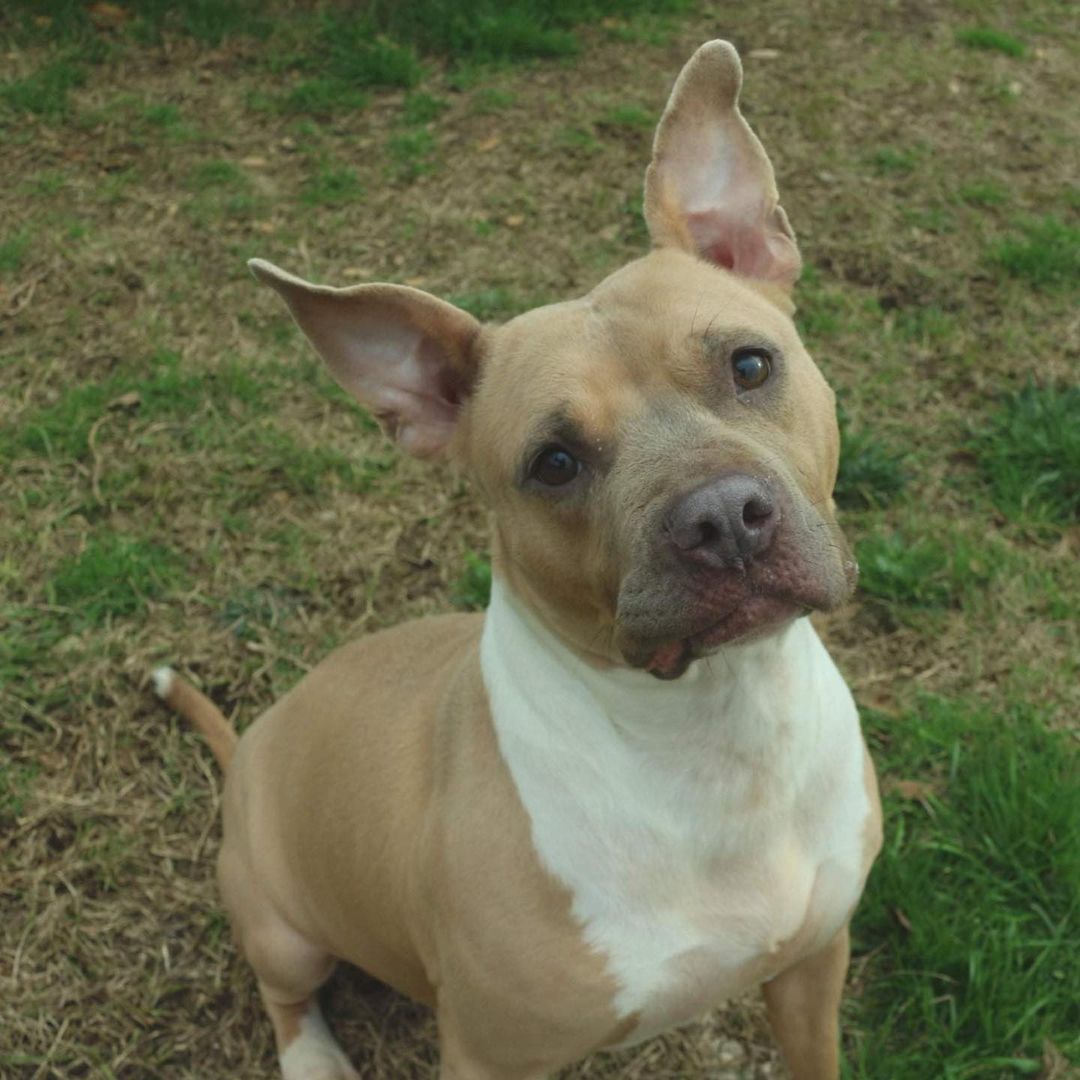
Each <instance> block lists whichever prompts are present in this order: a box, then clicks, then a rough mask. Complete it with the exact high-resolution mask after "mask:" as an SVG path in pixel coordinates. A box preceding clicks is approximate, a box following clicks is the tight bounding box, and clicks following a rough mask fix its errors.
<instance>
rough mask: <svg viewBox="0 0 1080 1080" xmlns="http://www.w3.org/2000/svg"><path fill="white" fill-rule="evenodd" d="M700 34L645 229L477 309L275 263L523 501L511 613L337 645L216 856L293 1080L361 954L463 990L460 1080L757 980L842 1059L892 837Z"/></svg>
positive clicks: (376, 393)
mask: <svg viewBox="0 0 1080 1080" xmlns="http://www.w3.org/2000/svg"><path fill="white" fill-rule="evenodd" d="M741 82H742V69H741V66H740V63H739V58H738V55H737V53H736V51H735V49H734V48H733V47H732V46H731V45H730V44H729V43H727V42H724V41H711V42H709V43H707V44H705V45H703V46H702V47H701V48H700V49H699V50H698V51H697V52H696V53H695V54H694V56H693V57H692V59H691V60H690V61H689V62H688V63H687V65H686V66H685V68H684V69H683V71H682V73H681V74H680V75H679V78H678V80H677V82H676V83H675V86H674V89H673V90H672V93H671V97H670V100H669V102H668V105H667V108H666V110H665V112H664V114H663V117H662V119H661V120H660V123H659V126H658V128H657V132H656V136H655V142H654V149H653V157H652V161H651V163H650V165H649V166H648V170H647V172H646V175H645V198H644V210H645V218H646V222H647V224H648V228H649V232H650V235H651V240H652V245H653V247H652V250H651V252H650V253H649V254H647V255H645V256H644V257H642V258H640V259H638V260H636V261H634V262H631V263H630V264H629V265H627V266H625V267H623V268H622V269H620V270H618V271H616V272H615V273H613V274H612V275H611V276H609V277H608V278H607V279H606V280H604V281H603V282H601V284H600V285H598V286H597V287H596V288H595V289H593V291H592V292H590V293H589V294H588V295H586V296H585V297H583V298H581V299H577V300H572V301H569V302H566V303H557V304H553V305H550V306H546V307H541V308H539V309H536V310H533V311H529V312H527V313H525V314H523V315H520V316H518V317H517V318H514V319H512V320H510V321H509V322H507V323H506V324H504V325H482V324H481V323H480V322H478V321H477V320H476V319H474V318H473V317H472V316H471V315H469V314H467V313H466V312H464V311H462V310H460V309H459V308H457V307H455V306H453V305H451V304H449V303H446V302H444V301H442V300H440V299H437V298H436V297H434V296H431V295H429V294H427V293H425V292H421V291H419V290H417V289H412V288H407V287H405V286H401V285H388V284H371V285H359V286H354V287H351V288H346V289H333V288H328V287H324V286H317V285H311V284H308V283H307V282H305V281H302V280H300V279H299V278H296V277H293V276H292V275H290V274H288V273H285V272H284V271H282V270H279V269H277V268H276V267H274V266H272V265H271V264H269V263H266V262H263V261H260V260H253V261H252V263H251V264H250V266H251V269H252V271H253V273H254V274H255V276H256V277H257V278H258V279H259V280H260V281H262V282H264V283H265V284H267V285H269V286H270V287H271V288H273V289H275V290H276V291H277V292H278V293H279V294H280V295H281V296H282V298H283V299H284V301H285V303H286V304H287V305H288V307H289V309H290V310H291V312H292V314H293V316H294V318H295V320H296V322H297V323H298V325H299V326H300V328H301V329H302V330H303V332H304V333H305V334H306V335H307V337H308V338H309V339H310V341H311V343H312V344H313V345H314V347H315V349H316V350H317V352H318V353H319V354H320V355H321V356H322V357H323V358H324V360H325V361H326V363H327V364H328V365H329V368H330V371H331V372H332V373H333V375H334V376H335V378H336V379H337V381H338V382H339V383H340V384H341V385H342V386H343V387H344V388H345V389H346V390H348V391H349V392H351V393H352V394H354V395H355V396H356V398H358V399H359V400H360V402H362V403H363V404H364V405H365V406H366V407H367V408H368V409H369V410H370V411H371V412H372V413H373V414H374V415H375V416H376V417H377V418H378V419H379V421H380V423H381V424H382V425H383V427H384V428H385V429H386V431H387V432H388V433H389V434H390V436H392V437H393V438H394V439H395V440H396V441H397V443H398V444H399V445H400V446H401V447H402V448H403V449H404V450H405V451H407V452H409V453H412V454H416V455H420V456H435V455H441V456H444V457H447V458H449V459H451V460H453V461H455V462H457V463H459V464H460V465H462V466H463V467H464V468H465V469H466V470H467V471H468V472H469V473H470V474H471V476H472V477H473V479H474V480H475V483H476V485H477V487H478V489H479V491H480V493H481V494H482V496H483V498H484V499H485V500H486V502H487V503H488V505H489V506H490V508H491V510H492V512H493V538H492V550H493V582H492V594H491V602H490V606H489V608H488V610H487V612H486V613H485V614H453V615H443V616H439V617H433V618H426V619H420V620H417V621H413V622H409V623H406V624H404V625H401V626H398V627H396V628H393V629H389V630H385V631H382V632H380V633H376V634H373V635H371V636H368V637H366V638H364V639H363V640H361V641H358V642H355V643H353V644H351V645H347V646H345V647H344V648H341V649H339V650H338V651H337V652H335V653H333V654H332V655H331V656H330V657H329V658H328V659H326V660H325V661H324V662H323V663H321V664H320V665H319V666H318V667H316V668H315V669H314V670H313V671H312V672H311V673H310V674H308V675H307V676H306V677H305V678H304V679H303V680H302V681H301V682H300V683H299V685H297V686H296V687H295V689H293V690H292V691H291V692H289V693H288V694H287V695H286V696H285V697H283V698H282V699H281V700H280V701H278V702H277V703H276V704H275V705H273V706H272V707H271V708H270V709H269V710H268V711H267V712H266V713H265V714H263V715H262V716H261V717H260V718H259V719H258V720H257V721H256V722H255V723H254V724H253V725H252V726H251V727H250V728H249V729H248V730H247V731H246V732H245V733H244V735H243V737H242V738H241V739H239V740H237V737H236V735H235V733H234V732H233V730H232V729H231V728H230V727H229V725H228V723H227V721H226V720H225V718H224V717H223V716H222V714H221V713H220V712H219V711H218V710H217V709H216V707H215V706H214V705H213V704H212V703H211V702H210V701H209V700H208V699H207V698H205V697H204V696H203V695H201V694H200V693H199V692H198V691H197V690H195V689H194V688H193V687H192V686H191V685H190V684H188V683H186V682H184V681H183V680H182V679H181V678H179V677H178V676H177V675H176V674H175V673H174V672H173V671H172V670H171V669H168V668H166V669H160V670H159V671H158V672H156V673H155V681H156V685H157V690H158V693H159V695H160V696H161V697H162V698H164V700H165V701H166V702H167V703H168V704H169V705H171V706H172V707H174V708H175V709H177V710H179V711H180V712H181V713H183V714H185V715H186V716H187V717H188V718H189V719H190V720H191V721H192V722H194V724H195V725H196V726H197V727H198V728H199V729H200V730H202V731H203V733H204V734H205V735H206V736H207V738H208V740H209V742H210V745H211V747H212V749H213V750H214V752H215V754H216V756H217V758H218V760H219V761H220V762H221V764H222V766H224V768H225V770H226V779H225V790H224V796H223V816H224V840H223V844H222V848H221V853H220V858H219V868H218V870H219V874H218V876H219V881H220V887H221V892H222V895H223V897H224V902H225V905H226V907H227V909H228V912H229V916H230V919H231V922H232V926H233V928H234V932H235V936H236V939H237V942H238V944H239V946H240V948H241V949H242V951H243V953H244V955H245V957H246V958H247V960H248V961H249V962H250V964H251V966H252V968H253V969H254V972H255V975H256V978H257V980H258V986H259V990H260V992H261V995H262V998H263V1001H264V1002H265V1005H266V1009H267V1011H268V1013H269V1015H270V1019H271V1021H272V1022H273V1026H274V1031H275V1035H276V1040H277V1047H278V1051H279V1055H280V1063H281V1070H282V1073H283V1074H284V1076H285V1078H286V1080H350V1078H353V1080H355V1078H357V1077H358V1074H357V1073H356V1071H355V1070H354V1069H353V1068H352V1066H351V1065H350V1064H349V1061H348V1059H347V1058H346V1056H345V1055H344V1053H343V1052H342V1050H341V1049H340V1047H339V1046H338V1045H337V1043H336V1042H335V1041H334V1039H333V1037H332V1035H331V1034H330V1032H329V1030H328V1029H327V1027H326V1024H325V1022H324V1020H323V1018H322V1015H321V1013H320V1011H319V1007H318V1004H317V1002H316V997H315V995H316V991H317V990H318V988H319V987H320V985H321V984H322V983H323V982H325V980H326V979H327V978H328V977H329V975H330V973H331V971H332V969H333V967H334V965H335V963H336V962H337V960H339V959H341V960H347V961H349V962H350V963H353V964H356V965H358V966H359V967H361V968H363V969H364V970H365V971H367V972H369V973H370V974H372V975H374V976H376V977H377V978H378V979H380V980H382V981H384V982H386V983H388V984H389V985H390V986H393V987H395V988H397V989H398V990H399V991H401V992H403V993H405V994H407V995H409V996H410V997H412V998H414V999H416V1000H419V1001H421V1002H426V1003H428V1004H430V1005H431V1006H433V1007H434V1009H435V1012H436V1017H437V1026H438V1037H439V1049H440V1071H439V1077H440V1078H441V1080H532V1078H537V1077H543V1076H547V1075H549V1074H551V1073H552V1072H553V1071H554V1070H556V1069H558V1068H560V1067H561V1066H564V1065H566V1064H568V1063H571V1062H573V1061H575V1060H578V1059H580V1058H582V1057H584V1056H585V1055H587V1054H589V1053H591V1052H592V1051H595V1050H599V1049H602V1048H611V1047H622V1046H627V1045H630V1044H632V1043H634V1042H637V1041H639V1040H643V1039H647V1038H649V1037H650V1036H653V1035H655V1034H656V1033H658V1032H662V1031H664V1030H666V1029H669V1028H671V1027H673V1026H676V1025H679V1024H682V1023H685V1022H687V1021H689V1020H691V1019H692V1018H694V1017H696V1016H698V1015H700V1014H701V1013H703V1012H704V1011H706V1010H708V1009H709V1008H711V1007H712V1006H714V1005H716V1004H717V1003H719V1002H721V1001H722V1000H724V999H725V998H728V997H730V996H732V995H735V994H740V993H742V992H743V991H745V990H747V989H748V988H750V987H754V986H756V985H760V986H762V987H763V992H764V997H765V1002H766V1006H767V1012H768V1016H769V1020H770V1023H771V1027H772V1029H773V1031H774V1033H775V1037H776V1039H777V1042H778V1044H779V1047H780V1050H781V1053H782V1055H783V1057H784V1059H785V1060H786V1062H787V1065H788V1067H789V1069H790V1071H791V1074H792V1075H793V1076H794V1077H795V1078H796V1080H829V1078H835V1077H836V1076H837V1075H838V1059H839V1049H838V1039H839V1033H838V1020H837V1014H838V1004H839V1000H840V997H841V992H842V989H843V984H844V980H845V973H846V970H847V966H848V959H849V945H848V931H847V927H848V923H849V920H850V918H851V914H852V911H853V909H854V908H855V905H856V903H857V901H858V898H859V896H860V893H861V892H862V889H863V885H864V883H865V880H866V876H867V873H868V871H869V868H870V866H871V864H872V862H873V860H874V858H875V856H876V854H877V851H878V849H879V847H880V845H881V814H880V804H879V799H878V793H877V784H876V780H875V776H874V770H873V766H872V764H871V762H870V758H869V756H868V754H867V751H866V748H865V745H864V742H863V739H862V736H861V733H860V730H859V722H858V716H857V713H856V710H855V706H854V704H853V701H852V698H851V694H850V692H849V690H848V688H847V686H846V685H845V683H844V681H843V679H842V677H841V676H840V674H839V672H838V671H837V669H836V667H835V665H834V664H833V662H832V660H831V658H830V657H829V655H828V653H827V652H826V650H825V647H824V646H823V645H822V643H821V641H820V640H819V638H818V636H817V634H816V632H815V631H814V629H813V628H812V626H811V624H810V621H809V619H807V618H806V617H805V616H806V615H807V614H808V613H809V612H811V611H815V610H818V611H827V610H831V609H835V608H836V607H837V606H838V605H841V604H842V603H844V602H845V600H846V599H847V598H848V597H849V596H850V594H851V592H852V590H853V588H854V585H855V580H856V576H857V568H856V565H855V562H854V560H853V558H852V557H851V555H850V553H849V550H848V548H847V546H846V544H845V541H844V538H843V536H842V534H841V532H840V529H839V527H838V525H837V523H836V520H835V506H834V503H833V501H832V497H831V496H832V490H833V486H834V483H835V480H836V472H837V467H838V457H839V435H838V429H837V422H836V414H835V401H834V396H833V393H832V391H831V390H830V389H829V388H828V386H827V384H826V383H825V380H824V378H823V377H822V376H821V374H820V373H819V371H818V369H817V368H816V367H815V365H814V363H813V361H812V360H811V359H810V357H809V355H808V354H807V352H806V351H805V349H804V348H803V345H802V343H801V342H800V339H799V336H798V334H797V332H796V330H795V327H794V325H793V323H792V314H793V312H794V307H793V304H792V301H791V292H792V288H793V286H794V284H795V282H796V279H797V278H798V276H799V271H800V266H801V260H800V255H799V251H798V248H797V246H796V242H795V236H794V233H793V232H792V230H791V227H790V225H789V224H788V220H787V216H786V214H785V212H784V210H783V209H782V207H781V206H780V205H779V202H778V194H777V190H776V184H775V180H774V175H773V170H772V166H771V164H770V162H769V159H768V157H767V156H766V154H765V151H764V149H763V148H762V145H761V143H760V142H759V141H758V139H757V137H756V136H755V135H754V134H753V132H752V131H751V129H750V127H749V126H748V125H747V123H746V121H745V120H744V118H743V116H742V114H741V112H740V111H739V106H738V99H739V91H740V87H741Z"/></svg>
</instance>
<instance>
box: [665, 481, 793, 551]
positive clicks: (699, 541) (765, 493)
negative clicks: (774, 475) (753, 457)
mask: <svg viewBox="0 0 1080 1080" xmlns="http://www.w3.org/2000/svg"><path fill="white" fill-rule="evenodd" d="M779 522H780V511H779V509H778V508H777V506H776V502H775V500H774V499H773V497H772V495H771V494H770V492H769V489H768V487H767V486H766V485H765V483H764V481H762V480H758V479H757V478H756V477H753V476H746V475H745V474H742V473H732V474H729V475H728V476H722V477H720V478H719V479H718V480H710V481H709V483H707V484H703V485H702V486H701V487H699V488H695V489H694V490H693V491H691V492H690V493H689V494H688V495H684V496H683V497H682V498H681V499H680V500H679V501H678V502H677V503H676V504H675V505H674V506H673V507H672V509H671V511H670V513H669V514H668V516H667V518H666V520H665V523H664V526H665V530H666V532H667V535H668V537H669V539H670V541H671V543H672V544H673V545H674V546H675V548H676V549H677V550H678V552H679V554H680V555H681V556H683V557H684V558H686V559H688V560H690V561H691V562H695V563H699V564H701V565H704V566H711V567H743V566H746V565H747V564H748V563H749V562H750V561H751V560H752V559H753V558H754V556H756V555H760V554H761V553H762V552H763V551H765V550H766V549H767V548H768V546H769V545H770V544H771V543H772V539H773V535H774V534H775V532H776V526H777V525H778V524H779Z"/></svg>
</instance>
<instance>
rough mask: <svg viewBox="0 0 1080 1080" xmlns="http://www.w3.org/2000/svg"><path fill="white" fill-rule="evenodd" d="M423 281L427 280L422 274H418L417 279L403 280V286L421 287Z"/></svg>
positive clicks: (408, 278)
mask: <svg viewBox="0 0 1080 1080" xmlns="http://www.w3.org/2000/svg"><path fill="white" fill-rule="evenodd" d="M425 281H427V278H426V277H424V276H423V274H420V275H418V276H417V277H407V278H406V279H405V284H406V285H412V286H413V287H416V286H418V285H423V284H424V282H425Z"/></svg>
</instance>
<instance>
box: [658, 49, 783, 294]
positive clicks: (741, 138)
mask: <svg viewBox="0 0 1080 1080" xmlns="http://www.w3.org/2000/svg"><path fill="white" fill-rule="evenodd" d="M741 85H742V65H741V64H740V63H739V54H738V53H737V52H736V51H735V49H734V47H733V46H732V45H731V44H730V43H729V42H726V41H710V42H708V43H706V44H705V45H702V46H701V48H700V49H698V51H697V52H696V53H694V55H693V56H692V57H691V58H690V61H689V63H687V65H686V67H684V68H683V69H682V72H681V73H680V74H679V78H678V79H677V80H676V82H675V87H674V89H673V90H672V91H671V97H670V98H669V100H668V104H667V108H666V109H665V110H664V115H663V116H662V117H661V119H660V124H659V126H658V127H657V129H656V139H655V141H654V142H653V157H652V163H651V164H650V165H649V168H648V171H647V172H646V174H645V220H646V222H647V223H648V226H649V233H650V235H651V236H652V240H653V243H654V244H655V245H656V246H657V247H679V248H682V249H684V250H686V251H690V252H693V253H694V254H696V255H699V256H701V258H703V259H707V260H708V261H709V262H712V263H715V264H716V265H717V266H722V267H724V268H725V269H728V270H732V271H734V272H735V273H736V274H741V275H744V276H745V277H751V278H757V279H759V280H762V281H770V282H774V283H776V284H778V285H782V286H784V287H785V288H790V287H791V286H792V285H794V284H795V281H796V279H797V278H798V276H799V271H800V269H801V267H802V260H801V259H800V257H799V249H798V247H797V246H796V244H795V234H794V233H793V232H792V230H791V226H790V225H789V224H788V219H787V214H785V213H784V209H783V207H782V206H780V203H779V199H778V195H777V191H776V180H775V178H774V176H773V170H772V165H771V164H770V163H769V159H768V157H767V156H766V154H765V150H764V149H763V148H762V145H761V143H760V142H759V141H758V138H757V136H756V135H755V134H754V133H753V132H752V131H751V130H750V125H749V124H747V122H746V121H745V120H744V119H743V115H742V113H741V112H739V88H740V87H741Z"/></svg>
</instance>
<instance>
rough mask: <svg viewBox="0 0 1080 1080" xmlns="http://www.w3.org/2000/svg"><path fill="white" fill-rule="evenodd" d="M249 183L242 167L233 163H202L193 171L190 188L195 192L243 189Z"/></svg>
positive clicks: (214, 161) (219, 161) (218, 160)
mask: <svg viewBox="0 0 1080 1080" xmlns="http://www.w3.org/2000/svg"><path fill="white" fill-rule="evenodd" d="M247 182H248V178H247V177H246V176H245V175H244V173H243V171H242V170H241V169H240V167H239V166H238V165H236V164H234V163H233V162H231V161H223V160H221V159H216V160H213V161H202V162H200V163H199V164H198V165H196V166H195V168H194V169H192V171H191V177H190V182H189V186H190V187H191V188H192V189H193V190H195V191H210V190H212V189H213V188H222V187H242V186H243V185H245V184H246V183H247Z"/></svg>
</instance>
